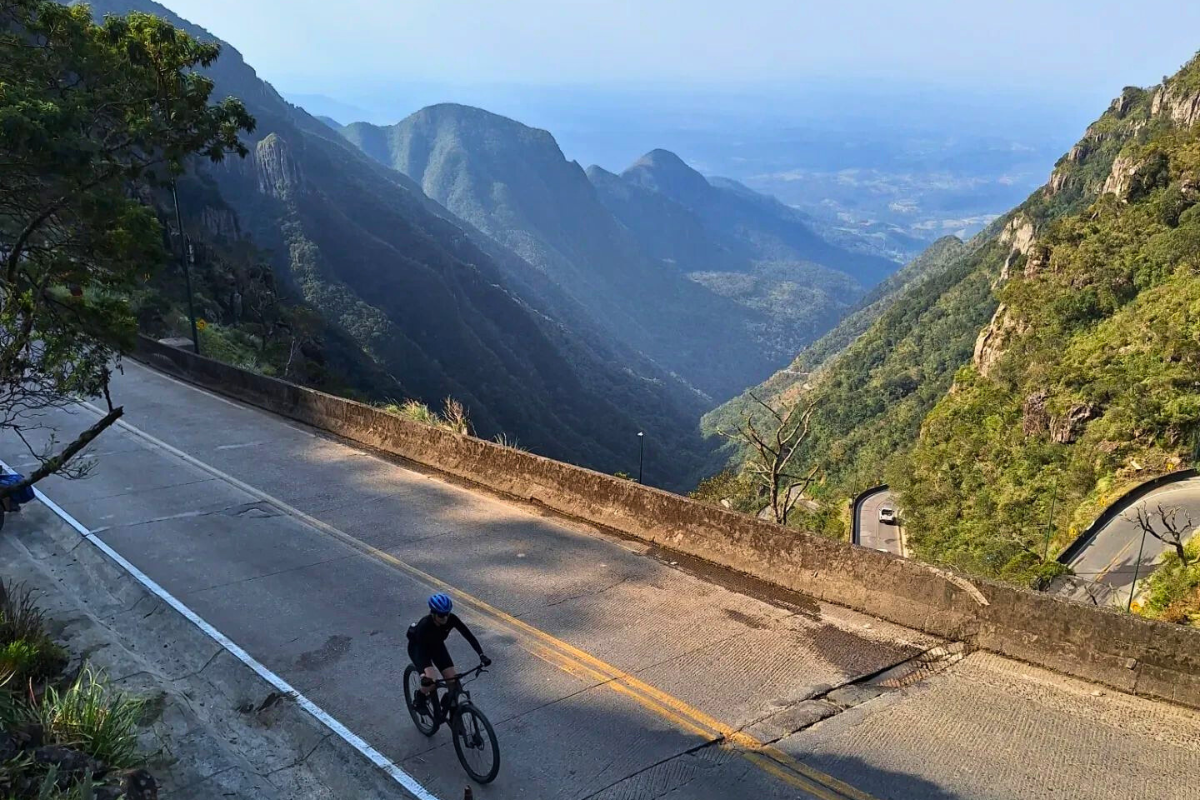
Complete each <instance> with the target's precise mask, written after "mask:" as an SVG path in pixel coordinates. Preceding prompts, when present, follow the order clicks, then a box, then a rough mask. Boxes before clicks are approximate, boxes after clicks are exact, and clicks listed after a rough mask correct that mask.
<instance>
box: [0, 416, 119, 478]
mask: <svg viewBox="0 0 1200 800" xmlns="http://www.w3.org/2000/svg"><path fill="white" fill-rule="evenodd" d="M124 413H125V408H124V407H123V406H118V407H117V408H114V409H113V410H112V411H110V412H108V413H107V414H105V415H104V417H102V418H101V419H100V421H99V422H97V423H96V424H95V425H93V426H92V427H90V428H88V429H87V430H85V431H84V432H83V433H81V434H79V436H78V437H77V438H76V439H75V441H73V442H71V443H70V444H69V445H67V446H66V447H64V448H63V449H62V452H60V453H59V454H58V455H55V456H51V457H50V458H47V459H45V460H44V461H42V465H41V466H40V467H38V468H37V469H35V470H34V471H33V472H32V473H30V474H29V475H28V476H26V477H25V479H24V480H21V481H19V482H17V483H14V484H10V485H8V486H0V498H4V497H8V496H9V495H11V494H16V493H17V492H19V491H21V490H22V489H24V488H25V487H27V486H32V485H33V484H35V483H37V482H38V481H40V480H41V479H42V478H45V477H46V476H47V475H53V474H54V473H56V472H59V471H60V470H62V469H63V468H64V467H65V466H66V465H67V462H68V461H70V460H71V459H72V458H74V457H75V454H76V453H78V452H79V451H80V450H82V449H83V448H85V447H87V446H88V444H90V443H91V441H92V440H93V439H95V438H96V437H97V436H99V435H100V434H101V433H103V432H104V430H105V429H106V428H108V427H109V426H110V425H112V424H113V423H114V422H116V421H117V420H118V419H120V418H121V415H122V414H124Z"/></svg>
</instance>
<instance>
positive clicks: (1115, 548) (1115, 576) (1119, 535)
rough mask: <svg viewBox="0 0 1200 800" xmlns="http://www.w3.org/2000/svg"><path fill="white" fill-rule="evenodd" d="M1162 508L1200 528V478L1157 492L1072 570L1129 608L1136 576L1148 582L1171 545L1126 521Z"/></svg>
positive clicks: (1107, 530)
mask: <svg viewBox="0 0 1200 800" xmlns="http://www.w3.org/2000/svg"><path fill="white" fill-rule="evenodd" d="M1160 504H1161V505H1162V507H1163V508H1164V509H1165V510H1169V509H1171V508H1178V509H1179V514H1178V517H1177V520H1178V522H1180V523H1183V522H1184V521H1185V519H1186V518H1187V517H1188V516H1190V517H1191V520H1192V522H1193V525H1200V478H1192V479H1191V480H1187V481H1181V482H1179V483H1173V484H1170V485H1168V486H1164V487H1162V488H1160V489H1155V490H1154V491H1153V492H1150V494H1148V495H1146V496H1145V497H1143V498H1142V499H1140V500H1138V501H1137V502H1136V503H1134V504H1133V505H1131V506H1130V507H1129V509H1128V510H1127V511H1125V512H1123V513H1122V514H1121V515H1120V516H1117V517H1116V518H1114V519H1113V520H1112V521H1111V522H1109V523H1108V524H1107V525H1105V526H1104V527H1103V528H1101V529H1100V531H1099V532H1098V533H1097V534H1096V536H1095V538H1093V540H1092V542H1091V544H1089V545H1088V546H1087V547H1086V548H1084V549H1083V550H1082V551H1081V552H1080V553H1079V555H1078V556H1076V557H1075V559H1074V560H1073V561H1071V562H1070V564H1069V566H1070V567H1071V568H1072V569H1073V570H1075V575H1076V576H1077V577H1078V578H1080V579H1082V580H1084V581H1088V582H1091V583H1094V584H1098V585H1099V586H1098V588H1099V589H1100V591H1101V593H1102V596H1105V597H1107V598H1109V600H1110V602H1114V603H1118V604H1120V605H1122V606H1123V605H1125V604H1126V603H1127V602H1128V600H1129V593H1130V591H1131V590H1132V588H1133V582H1134V579H1135V575H1136V579H1137V581H1138V582H1139V583H1140V582H1141V581H1142V580H1144V579H1145V578H1146V577H1147V576H1148V575H1150V574H1151V573H1152V572H1153V571H1154V569H1155V566H1156V562H1157V561H1158V559H1159V558H1160V557H1161V556H1162V554H1163V553H1164V552H1165V551H1166V550H1167V549H1168V545H1166V544H1164V543H1163V542H1162V541H1160V540H1158V539H1156V538H1155V537H1153V536H1145V537H1143V536H1142V529H1141V528H1140V527H1139V526H1138V524H1137V523H1136V522H1131V521H1130V520H1128V519H1126V518H1125V517H1126V515H1132V514H1134V512H1135V510H1136V509H1137V508H1143V509H1146V510H1147V512H1149V513H1152V514H1153V513H1154V512H1156V511H1157V508H1158V506H1159V505H1160ZM1159 529H1160V530H1161V526H1160V528H1159ZM1143 539H1144V540H1145V541H1144V544H1143ZM1139 551H1140V554H1141V560H1140V561H1139V560H1138V555H1139Z"/></svg>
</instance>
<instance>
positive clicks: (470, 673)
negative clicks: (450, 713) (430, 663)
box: [421, 661, 487, 689]
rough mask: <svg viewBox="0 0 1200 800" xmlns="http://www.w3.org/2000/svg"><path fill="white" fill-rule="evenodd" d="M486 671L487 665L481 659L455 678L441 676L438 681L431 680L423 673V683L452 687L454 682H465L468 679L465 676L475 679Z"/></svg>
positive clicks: (442, 687)
mask: <svg viewBox="0 0 1200 800" xmlns="http://www.w3.org/2000/svg"><path fill="white" fill-rule="evenodd" d="M485 672H487V667H485V666H484V665H483V662H482V661H480V662H479V664H478V665H477V666H474V667H472V668H471V669H469V670H467V671H466V672H462V673H459V674H458V675H456V676H454V677H453V678H440V679H438V680H436V681H430V680H429V677H428V676H426V675H422V676H421V685H422V686H436V687H438V688H440V689H448V688H450V686H451V685H452V684H455V683H458V684H462V683H465V682H466V681H464V680H463V678H471V679H475V678H478V677H479V676H480V675H482V674H483V673H485Z"/></svg>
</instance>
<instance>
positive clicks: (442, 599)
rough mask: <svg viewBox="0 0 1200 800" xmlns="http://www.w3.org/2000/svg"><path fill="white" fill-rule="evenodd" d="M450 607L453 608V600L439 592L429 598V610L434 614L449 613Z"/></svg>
mask: <svg viewBox="0 0 1200 800" xmlns="http://www.w3.org/2000/svg"><path fill="white" fill-rule="evenodd" d="M452 608H454V603H453V601H451V600H450V598H449V597H447V596H446V595H444V594H442V593H441V592H438V593H437V594H435V595H433V596H432V597H430V598H429V610H430V611H432V612H433V613H434V614H449V613H450V609H452Z"/></svg>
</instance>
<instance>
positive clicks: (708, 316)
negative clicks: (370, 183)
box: [342, 104, 779, 399]
mask: <svg viewBox="0 0 1200 800" xmlns="http://www.w3.org/2000/svg"><path fill="white" fill-rule="evenodd" d="M342 134H343V136H345V137H346V138H347V139H348V140H349V141H351V142H353V143H354V144H356V145H357V146H358V147H360V148H361V149H362V151H363V152H365V153H366V154H368V155H370V156H372V157H373V158H375V159H377V160H378V161H380V162H381V163H384V164H387V165H389V166H391V167H394V168H395V169H396V170H398V171H400V172H401V173H403V174H405V175H407V176H409V177H410V178H412V179H413V180H414V181H416V182H417V183H418V184H419V185H420V186H421V188H422V189H423V190H424V192H425V193H426V194H427V195H428V196H429V197H431V198H433V199H434V200H436V201H438V202H440V203H442V204H443V205H445V206H446V207H447V208H448V209H450V211H452V212H453V213H454V214H456V215H458V216H459V217H461V218H463V219H464V220H466V221H467V222H469V223H470V224H472V225H473V226H475V227H477V228H478V229H480V230H481V231H483V232H484V233H485V234H487V235H488V236H489V237H491V238H492V239H494V240H496V241H497V242H499V243H500V244H501V245H503V246H504V247H506V248H508V249H509V250H511V251H512V252H513V253H515V254H516V255H518V256H520V257H521V258H522V259H523V260H525V261H527V262H528V263H529V264H532V265H533V266H535V267H536V268H537V269H538V270H540V271H541V272H542V273H543V274H544V275H545V276H546V278H547V279H548V280H549V281H550V282H551V283H552V284H554V286H556V287H558V288H559V289H560V290H561V292H562V293H563V294H564V295H565V296H566V297H568V298H570V300H571V301H572V302H573V303H574V304H575V305H576V306H577V307H579V308H582V309H584V310H585V311H586V312H587V314H588V316H589V317H590V318H591V319H593V320H596V321H597V322H598V323H599V324H600V325H602V326H603V327H604V329H605V330H606V331H607V332H608V334H609V335H610V336H611V337H612V338H613V339H615V340H616V341H619V342H624V343H626V344H628V345H630V346H632V347H634V348H636V349H637V350H639V351H641V352H643V353H645V354H646V355H648V356H649V357H650V358H652V359H653V360H654V361H655V362H656V363H658V364H660V365H661V366H662V367H664V368H665V369H667V370H669V371H670V372H672V373H675V374H678V375H679V376H681V377H682V378H683V379H685V380H686V381H687V382H689V383H690V384H692V385H694V386H696V387H697V388H698V389H700V390H701V391H703V392H704V393H705V394H706V395H709V396H711V397H714V398H717V399H722V398H724V397H728V396H730V395H732V394H733V393H735V392H736V391H738V390H739V389H740V388H741V387H742V386H744V385H745V384H746V383H747V382H751V381H754V380H758V379H761V377H762V376H764V375H766V374H769V373H770V371H771V369H772V366H773V364H775V363H777V359H778V357H779V353H777V352H774V351H772V350H770V349H768V348H764V347H763V346H762V344H763V343H762V340H761V338H760V336H759V332H760V331H761V330H763V329H765V328H768V327H769V325H770V323H771V320H770V319H769V318H768V317H767V316H766V315H765V314H764V313H763V312H762V311H760V310H756V309H752V308H748V307H746V306H744V305H741V304H739V303H737V302H734V301H732V300H730V299H728V298H726V297H722V296H721V295H720V294H718V293H715V292H712V291H710V290H708V289H706V288H705V287H704V286H702V285H700V284H698V283H696V282H695V281H692V280H689V279H688V278H687V276H686V275H684V274H683V272H682V271H681V270H680V269H679V268H678V267H677V266H675V265H672V264H668V263H664V262H663V261H662V260H659V259H655V258H653V257H651V256H650V255H648V254H647V252H646V251H645V250H644V249H643V248H642V247H641V245H640V243H639V241H638V239H637V238H636V237H635V236H634V235H633V234H632V233H631V232H630V231H629V230H628V229H627V228H626V227H625V226H624V225H622V224H621V223H620V222H619V221H618V220H617V219H616V218H615V217H614V216H613V215H612V213H611V212H610V211H609V210H608V209H607V208H605V206H604V204H603V203H602V202H601V200H600V197H599V196H598V194H597V192H596V189H595V187H594V186H593V185H592V183H591V182H590V181H589V180H588V176H587V175H586V174H585V172H584V170H583V169H582V168H580V166H579V165H578V164H576V163H574V162H570V161H567V160H566V159H565V158H564V157H563V154H562V151H561V150H560V149H559V147H558V144H557V143H556V142H555V141H554V138H553V137H552V136H551V135H550V134H549V133H548V132H546V131H543V130H538V129H535V128H530V127H527V126H525V125H522V124H521V123H519V122H516V121H514V120H511V119H507V118H505V117H501V116H499V115H496V114H491V113H489V112H487V111H484V110H482V109H477V108H471V107H468V106H460V105H453V104H445V105H438V106H431V107H429V108H425V109H422V110H421V111H418V112H417V113H415V114H413V115H411V116H410V117H408V118H407V119H405V120H403V121H401V122H400V123H398V124H397V125H394V126H391V127H387V128H381V127H378V126H374V125H368V124H366V123H356V124H353V125H350V126H348V127H347V128H345V129H344V130H343V131H342Z"/></svg>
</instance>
